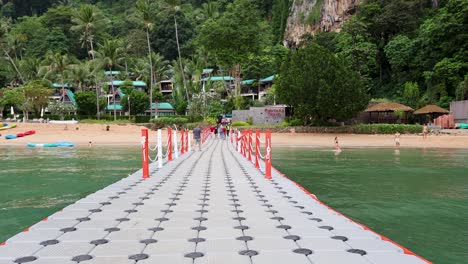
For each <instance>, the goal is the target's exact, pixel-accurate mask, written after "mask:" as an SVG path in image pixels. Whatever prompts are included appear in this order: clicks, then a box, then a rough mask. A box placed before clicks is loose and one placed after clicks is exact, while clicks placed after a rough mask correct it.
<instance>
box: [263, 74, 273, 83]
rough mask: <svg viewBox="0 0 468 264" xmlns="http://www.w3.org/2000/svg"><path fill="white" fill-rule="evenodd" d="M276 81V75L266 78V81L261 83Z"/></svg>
mask: <svg viewBox="0 0 468 264" xmlns="http://www.w3.org/2000/svg"><path fill="white" fill-rule="evenodd" d="M274 79H275V75H272V76H269V77H266V78H265V79H261V80H260V82H262V83H263V82H272V81H273V80H274Z"/></svg>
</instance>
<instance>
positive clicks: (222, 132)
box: [210, 122, 232, 140]
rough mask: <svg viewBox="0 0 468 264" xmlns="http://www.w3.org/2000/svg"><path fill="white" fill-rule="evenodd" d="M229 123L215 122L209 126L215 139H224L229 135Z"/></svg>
mask: <svg viewBox="0 0 468 264" xmlns="http://www.w3.org/2000/svg"><path fill="white" fill-rule="evenodd" d="M231 126H232V125H231V123H230V122H229V123H217V124H216V125H214V126H211V127H210V132H211V133H213V134H214V136H215V139H216V138H219V139H223V140H224V139H226V138H228V137H229V133H230V131H231Z"/></svg>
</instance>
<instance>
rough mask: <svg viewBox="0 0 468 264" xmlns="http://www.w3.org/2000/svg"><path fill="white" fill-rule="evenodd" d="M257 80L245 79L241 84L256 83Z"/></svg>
mask: <svg viewBox="0 0 468 264" xmlns="http://www.w3.org/2000/svg"><path fill="white" fill-rule="evenodd" d="M254 81H255V80H253V79H252V80H244V81H242V82H241V85H251V84H252V83H254Z"/></svg>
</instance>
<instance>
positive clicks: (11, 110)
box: [10, 106, 15, 115]
mask: <svg viewBox="0 0 468 264" xmlns="http://www.w3.org/2000/svg"><path fill="white" fill-rule="evenodd" d="M10 114H11V115H14V114H15V109H13V106H12V107H11V108H10Z"/></svg>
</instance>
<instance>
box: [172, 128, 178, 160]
mask: <svg viewBox="0 0 468 264" xmlns="http://www.w3.org/2000/svg"><path fill="white" fill-rule="evenodd" d="M172 133H174V134H173V135H172V145H173V146H174V154H175V158H176V159H178V158H179V146H178V145H177V130H174V132H172Z"/></svg>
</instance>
